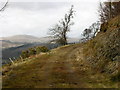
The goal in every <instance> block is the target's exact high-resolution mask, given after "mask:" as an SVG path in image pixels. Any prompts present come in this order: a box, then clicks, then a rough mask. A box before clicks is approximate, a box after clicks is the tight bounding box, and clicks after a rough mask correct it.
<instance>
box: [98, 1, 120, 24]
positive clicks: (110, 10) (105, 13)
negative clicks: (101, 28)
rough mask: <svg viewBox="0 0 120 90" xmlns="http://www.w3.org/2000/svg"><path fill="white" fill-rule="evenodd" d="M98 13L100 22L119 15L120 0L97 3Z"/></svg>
mask: <svg viewBox="0 0 120 90" xmlns="http://www.w3.org/2000/svg"><path fill="white" fill-rule="evenodd" d="M98 12H99V15H100V21H101V22H102V23H104V22H107V21H109V20H110V19H112V18H114V17H115V16H117V15H120V1H119V2H116V0H112V1H111V0H108V1H107V2H104V3H101V2H100V4H99V11H98Z"/></svg>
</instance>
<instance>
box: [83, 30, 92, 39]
mask: <svg viewBox="0 0 120 90" xmlns="http://www.w3.org/2000/svg"><path fill="white" fill-rule="evenodd" d="M91 32H92V30H91V29H85V30H84V31H83V36H84V38H85V39H86V40H89V39H90V35H91Z"/></svg>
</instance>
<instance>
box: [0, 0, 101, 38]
mask: <svg viewBox="0 0 120 90" xmlns="http://www.w3.org/2000/svg"><path fill="white" fill-rule="evenodd" d="M98 2H99V0H94V1H93V0H89V1H88V0H79V1H77V2H68V1H64V2H59V1H56V2H50V1H49V2H47V1H46V2H9V4H8V6H7V8H6V9H5V11H3V12H0V30H2V34H1V33H0V37H1V36H3V37H6V36H12V35H21V34H27V35H33V36H37V37H45V36H48V35H47V33H48V30H49V28H50V27H52V26H54V24H56V23H58V21H59V20H61V19H62V18H63V17H64V14H65V13H67V11H68V10H69V9H70V7H71V5H74V10H75V11H76V12H75V17H74V19H73V21H74V23H75V24H74V25H73V26H71V32H69V33H68V36H69V37H77V38H79V37H80V35H81V33H82V31H83V30H84V29H85V28H88V27H89V26H90V25H91V24H92V23H94V22H96V21H97V20H98V13H97V10H98ZM2 5H3V4H2V3H1V4H0V7H2Z"/></svg>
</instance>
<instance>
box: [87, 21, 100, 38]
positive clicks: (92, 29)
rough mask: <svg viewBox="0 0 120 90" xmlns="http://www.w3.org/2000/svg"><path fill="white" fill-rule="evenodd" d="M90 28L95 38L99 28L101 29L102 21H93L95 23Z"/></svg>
mask: <svg viewBox="0 0 120 90" xmlns="http://www.w3.org/2000/svg"><path fill="white" fill-rule="evenodd" d="M89 29H90V30H91V33H92V37H93V38H94V37H95V36H96V35H97V33H98V32H99V30H100V22H99V21H97V22H95V23H93V24H92V25H91V26H90V27H89Z"/></svg>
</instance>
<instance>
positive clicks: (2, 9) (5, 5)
mask: <svg viewBox="0 0 120 90" xmlns="http://www.w3.org/2000/svg"><path fill="white" fill-rule="evenodd" d="M7 4H8V0H7V2H6V3H5V4H4V6H3V7H2V8H1V9H0V12H1V11H4V9H5V8H6V7H7Z"/></svg>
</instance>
